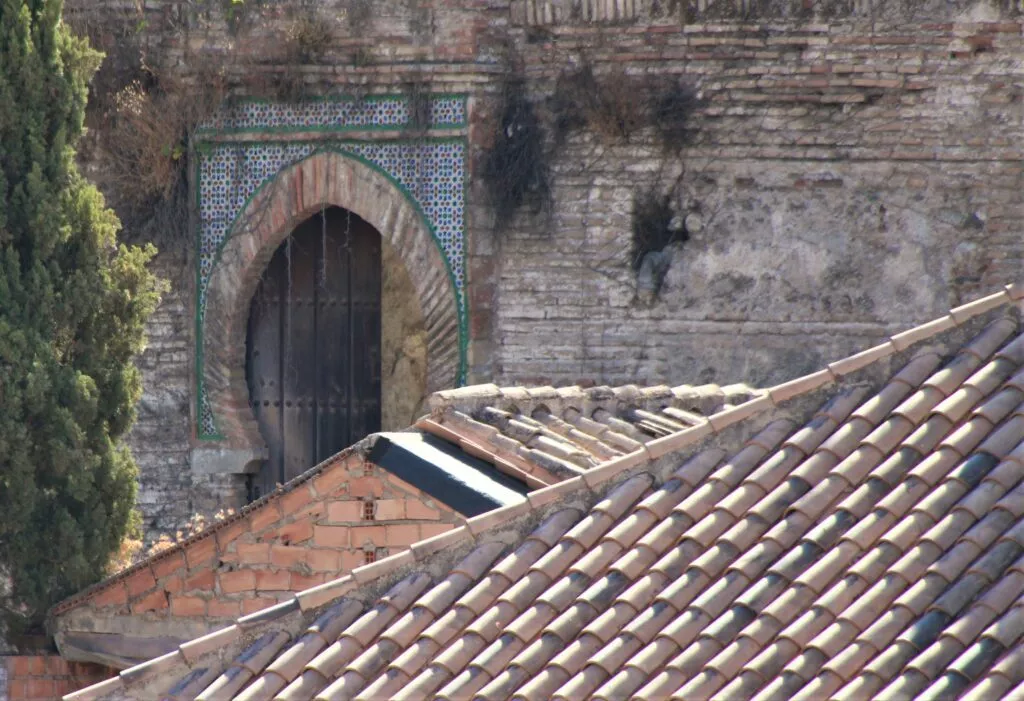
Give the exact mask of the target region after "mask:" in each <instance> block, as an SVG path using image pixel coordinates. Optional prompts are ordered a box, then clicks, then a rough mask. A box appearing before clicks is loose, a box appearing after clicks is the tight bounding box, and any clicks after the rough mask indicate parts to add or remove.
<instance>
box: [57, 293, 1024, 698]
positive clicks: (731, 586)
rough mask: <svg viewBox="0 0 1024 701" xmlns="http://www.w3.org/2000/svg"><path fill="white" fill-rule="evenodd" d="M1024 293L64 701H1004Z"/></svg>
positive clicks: (1023, 401) (1020, 584)
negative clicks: (628, 700)
mask: <svg viewBox="0 0 1024 701" xmlns="http://www.w3.org/2000/svg"><path fill="white" fill-rule="evenodd" d="M1021 297H1024V289H1021V288H1019V287H1014V286H1011V287H1008V288H1007V290H1006V291H1005V292H1003V293H1000V294H999V295H993V296H992V297H988V298H985V299H983V300H979V301H978V302H976V303H973V304H971V305H965V306H964V307H961V308H958V309H955V310H953V312H952V313H951V314H950V315H949V316H946V317H943V318H941V319H938V320H936V321H933V322H931V323H929V324H926V325H924V326H921V327H918V328H916V329H912V330H911V331H908V332H906V333H903V334H899V335H897V336H895V337H893V338H892V339H891V340H890V341H888V342H886V343H885V344H883V345H881V346H878V347H875V348H872V349H870V350H868V351H865V352H863V353H860V354H858V355H855V356H852V357H850V358H847V359H844V360H841V361H839V362H837V363H833V364H832V365H830V366H829V367H828V368H827V369H824V370H822V371H820V372H818V373H814V374H812V375H809V376H807V377H804V378H800V379H799V380H796V381H793V382H790V383H786V384H784V385H780V386H777V387H774V388H772V389H771V390H769V391H768V392H767V393H766V394H764V395H762V396H759V397H758V398H756V399H753V400H751V401H749V402H747V403H745V404H743V405H740V406H738V407H736V408H734V409H731V410H727V411H724V412H720V413H718V414H716V415H713V416H712V417H711V419H710V421H708V422H706V423H703V424H700V425H698V426H695V427H693V428H690V429H687V430H684V431H681V432H679V433H675V434H672V435H669V436H666V437H664V438H660V439H657V440H654V441H651V442H649V443H646V444H645V446H644V447H643V448H641V449H639V450H637V451H635V452H632V453H629V454H627V455H625V456H623V457H620V458H617V459H614V460H611V461H609V462H607V463H605V464H603V465H600V466H598V467H595V468H592V469H590V470H588V471H587V472H586V473H585V474H584V475H582V476H579V477H574V478H571V479H569V480H566V481H564V482H562V483H560V484H558V485H555V486H552V487H549V488H546V489H542V490H538V491H535V492H532V493H531V494H530V495H529V497H528V502H529V503H528V504H525V505H516V506H512V507H506V508H503V509H499V510H497V511H494V512H491V513H489V514H484V515H482V516H478V517H476V518H473V519H470V520H469V521H468V522H467V523H466V525H465V526H463V527H461V528H459V529H456V530H455V531H452V532H449V533H446V534H443V535H441V536H438V537H436V538H433V539H430V540H428V541H423V542H421V543H418V544H416V545H414V546H413V547H412V549H411V551H408V552H406V553H403V554H402V555H398V556H394V557H390V558H387V559H385V560H381V561H379V562H377V563H374V564H372V565H368V566H366V567H364V568H359V569H357V570H355V571H354V572H353V573H352V574H351V575H350V576H348V577H344V578H342V579H339V580H336V581H334V582H331V583H328V584H325V585H322V586H320V587H317V588H314V589H311V590H307V591H306V592H302V593H300V594H298V595H296V597H295V599H294V600H292V601H290V602H287V603H285V604H281V605H279V606H278V607H275V609H270V610H267V611H264V612H262V613H260V614H255V615H253V616H249V617H246V618H243V619H241V620H239V621H238V623H237V624H236V625H234V626H231V627H230V628H227V629H224V630H223V631H220V632H218V633H214V634H212V635H210V636H207V637H205V638H201V639H198V640H195V641H193V642H191V643H188V644H186V645H183V646H182V647H181V648H180V649H179V650H178V651H176V652H174V653H171V654H170V655H166V656H164V657H162V658H157V659H156V660H152V661H151V662H149V663H147V664H145V665H142V666H140V667H136V668H133V669H129V670H126V671H125V672H122V674H121V675H120V677H118V678H115V679H112V680H109V681H107V682H104V683H103V684H102V685H99V686H96V687H91V688H90V689H87V690H84V691H82V692H79V693H78V694H75V695H73V696H72V697H69V698H74V699H91V698H100V697H106V698H125V697H128V698H135V699H148V698H174V699H185V698H188V699H193V698H196V699H232V698H235V699H266V698H279V699H299V698H304V699H308V698H316V699H381V698H393V699H422V698H440V699H455V698H460V699H463V698H464V699H538V698H554V699H581V698H597V699H624V698H630V697H636V698H644V699H649V698H678V699H708V698H718V699H732V698H753V699H758V700H760V699H775V698H778V699H790V698H792V699H824V698H836V699H863V698H871V697H879V696H880V697H886V698H910V697H913V698H925V699H938V698H962V699H971V700H973V701H980V700H982V699H992V698H1018V699H1019V698H1024V664H1022V662H1024V640H1022V636H1024V481H1022V478H1024V334H1022V331H1024V325H1022V324H1021V320H1020V313H1019V311H1018V308H1017V304H1018V303H1017V300H1018V299H1020V298H1021Z"/></svg>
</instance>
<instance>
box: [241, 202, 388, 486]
mask: <svg viewBox="0 0 1024 701" xmlns="http://www.w3.org/2000/svg"><path fill="white" fill-rule="evenodd" d="M380 309H381V238H380V234H378V233H377V231H376V230H375V229H374V228H373V227H372V226H371V225H370V224H368V223H366V222H365V221H364V220H362V219H360V218H359V217H358V216H356V215H355V214H352V213H351V212H349V211H347V210H344V209H341V208H338V207H331V208H327V209H325V210H323V211H322V212H320V213H318V214H316V215H314V216H312V217H310V218H309V219H307V220H306V221H305V222H303V223H302V224H300V225H299V226H298V227H296V229H295V231H294V232H293V233H292V235H291V236H289V237H288V239H287V240H286V241H285V242H284V243H282V244H281V246H280V248H278V249H277V251H276V252H275V253H274V257H273V259H272V260H271V261H270V265H269V266H267V269H266V272H265V273H264V274H263V278H262V279H261V280H260V283H259V287H258V288H257V290H256V294H255V295H254V296H253V300H252V307H251V309H250V312H249V329H248V336H247V341H246V379H247V381H248V383H249V398H250V401H251V402H252V408H253V411H254V412H255V414H256V418H257V420H258V421H259V426H260V431H261V432H262V434H263V437H264V439H265V440H266V441H267V444H268V446H269V448H270V458H269V459H268V460H267V461H266V462H265V463H264V465H263V467H262V470H261V472H260V474H259V475H256V476H254V478H253V483H252V489H251V490H250V491H251V494H250V496H251V497H252V498H254V499H255V498H259V497H260V496H261V495H263V494H266V493H267V492H268V491H270V490H272V489H274V487H275V486H276V485H277V484H279V483H284V482H286V481H288V480H290V479H292V478H294V477H296V476H298V475H300V474H302V473H303V472H305V471H306V470H308V469H309V468H311V467H313V466H314V465H316V464H317V463H319V462H321V461H322V460H325V459H327V458H329V457H330V456H332V455H334V454H335V453H337V452H338V451H340V450H342V449H344V448H346V447H348V446H349V445H351V444H352V443H354V442H355V441H358V440H359V439H361V438H363V437H364V436H366V435H368V434H370V433H373V432H375V431H379V430H380V415H381V408H380V403H381V390H380V376H381V373H380V335H381V319H380Z"/></svg>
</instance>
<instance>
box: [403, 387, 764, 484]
mask: <svg viewBox="0 0 1024 701" xmlns="http://www.w3.org/2000/svg"><path fill="white" fill-rule="evenodd" d="M760 394H763V391H761V390H757V389H753V388H751V387H748V386H747V385H743V384H735V385H728V386H726V387H719V386H718V385H713V384H709V385H699V386H691V385H680V386H678V387H668V386H667V385H658V386H654V387H638V386H635V385H627V386H625V387H589V388H583V387H559V388H557V389H556V388H555V387H498V386H496V385H475V386H472V387H462V388H459V389H453V390H448V391H444V392H437V393H435V394H434V395H432V396H431V397H430V408H431V412H430V416H427V417H424V418H423V419H421V420H420V421H419V422H417V424H416V426H417V427H418V428H420V429H421V430H423V431H427V432H429V433H433V434H435V435H437V436H440V437H441V438H445V439H446V440H449V441H451V442H453V443H456V444H458V445H460V446H461V447H462V448H463V450H465V451H467V452H469V453H471V454H475V455H477V456H479V457H482V458H483V459H485V460H488V461H489V462H491V463H492V464H495V465H497V466H498V467H499V468H504V469H505V471H506V472H508V473H509V474H512V475H515V476H517V477H520V478H522V479H527V480H529V481H531V483H532V484H533V486H535V487H544V486H547V485H551V484H555V483H557V482H560V481H562V480H563V479H566V478H570V477H576V476H578V475H581V474H583V473H584V472H585V471H586V470H589V469H590V468H592V467H595V466H597V465H600V464H601V463H603V462H606V461H608V460H612V459H614V458H617V457H619V456H622V455H625V454H627V453H631V452H633V451H635V450H638V449H640V448H642V447H643V446H644V445H645V444H647V443H649V442H651V441H653V440H655V439H657V438H662V437H664V436H668V435H671V434H673V433H679V432H680V431H685V430H686V429H688V428H692V427H694V426H700V425H701V424H704V423H706V422H707V420H708V419H707V417H709V416H711V415H712V414H716V413H718V412H721V411H724V410H726V409H729V408H732V407H733V406H736V405H739V404H743V403H744V402H747V401H749V400H751V399H753V398H755V397H757V396H759V395H760Z"/></svg>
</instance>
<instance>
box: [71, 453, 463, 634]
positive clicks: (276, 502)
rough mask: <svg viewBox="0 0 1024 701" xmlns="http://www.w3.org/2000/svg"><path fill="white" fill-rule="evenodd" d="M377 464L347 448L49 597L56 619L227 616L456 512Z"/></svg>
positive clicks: (312, 582) (396, 548)
mask: <svg viewBox="0 0 1024 701" xmlns="http://www.w3.org/2000/svg"><path fill="white" fill-rule="evenodd" d="M383 474H384V471H383V470H381V469H380V468H377V467H376V466H374V465H372V464H369V463H366V462H364V460H363V458H362V454H361V453H360V452H359V450H358V449H357V448H356V449H351V450H349V451H347V452H346V453H343V454H342V455H340V456H339V457H338V458H337V460H336V461H335V462H334V463H333V464H329V465H327V466H325V467H324V468H323V472H322V473H321V474H319V475H318V476H316V477H313V478H312V479H307V480H306V481H304V482H300V483H298V484H297V485H294V487H293V488H292V491H289V492H286V493H284V494H278V495H271V496H270V497H267V499H266V500H265V501H263V502H261V503H258V504H257V505H255V506H254V508H252V509H251V510H248V511H247V512H246V513H243V514H239V515H238V516H236V517H235V519H236V520H235V521H228V522H224V523H221V524H216V523H215V524H213V525H212V526H210V527H209V530H208V531H205V532H203V533H202V534H200V537H198V538H197V539H195V540H192V541H186V543H185V544H184V545H183V546H175V547H174V548H172V549H171V550H169V551H166V552H163V553H161V554H159V555H158V556H156V558H155V559H152V560H150V561H148V562H146V563H144V564H143V565H142V566H141V567H139V568H138V569H137V570H136V571H134V572H129V573H128V574H127V576H125V577H123V578H121V579H114V580H113V581H111V582H109V583H108V584H107V585H105V586H100V587H99V588H97V589H96V590H93V591H91V592H88V593H87V594H86V597H85V598H84V599H82V600H80V601H75V600H71V601H70V602H69V603H67V604H65V605H59V606H58V608H57V609H56V611H57V613H56V618H57V626H58V628H60V627H61V625H62V624H61V621H62V614H64V613H65V612H72V613H73V612H74V611H77V610H79V609H81V608H87V609H89V610H90V613H91V614H93V615H97V616H109V615H111V614H114V613H118V612H131V613H133V614H143V613H145V614H146V616H147V620H148V619H153V618H154V617H157V618H162V617H174V618H202V619H203V620H204V621H206V620H209V619H228V618H231V617H235V616H238V615H239V612H242V613H245V612H248V611H252V610H258V609H259V608H260V607H261V605H260V604H259V603H257V602H266V601H268V600H270V597H272V596H279V595H285V594H288V593H291V592H296V591H301V590H303V589H307V588H310V587H313V586H316V585H317V584H321V583H323V582H324V581H326V580H327V579H329V578H330V579H333V578H336V577H338V576H340V575H342V574H344V573H346V572H348V571H351V570H352V569H353V568H355V567H360V566H362V565H364V564H365V562H366V556H365V553H366V552H373V553H376V552H377V550H379V549H383V550H384V551H386V552H392V553H394V552H400V551H401V550H403V549H406V548H408V546H409V545H411V544H412V543H413V542H414V541H416V540H419V539H420V538H421V537H426V536H428V535H432V534H434V533H435V532H438V531H439V529H448V528H453V527H455V525H456V524H458V523H461V522H462V520H463V519H462V518H461V516H459V515H458V514H456V513H454V512H452V511H451V510H449V509H447V508H445V507H443V506H441V505H440V504H438V503H436V502H434V501H432V500H430V499H429V498H427V497H425V496H424V495H423V494H421V493H419V492H418V491H417V490H416V489H414V488H413V487H411V486H410V485H408V484H405V483H403V482H401V481H400V480H395V479H385V478H384V476H383ZM353 492H355V493H353ZM293 494H298V495H299V496H292V495H293ZM367 495H375V496H377V497H380V498H379V499H377V500H375V502H374V503H375V506H376V508H375V512H376V514H377V517H376V519H375V520H374V521H371V522H367V521H364V520H362V514H363V508H364V504H365V503H366V501H365V499H366V497H367ZM239 524H241V526H240V525H239ZM155 573H158V574H159V575H160V576H159V577H154V574H155ZM76 615H77V614H76ZM73 618H74V617H73V616H70V615H69V616H68V618H67V620H69V621H71V620H72V619H73Z"/></svg>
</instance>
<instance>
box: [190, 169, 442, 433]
mask: <svg viewBox="0 0 1024 701" xmlns="http://www.w3.org/2000/svg"><path fill="white" fill-rule="evenodd" d="M328 206H338V207H344V208H345V209H348V210H350V211H351V212H353V213H354V214H357V215H359V216H360V217H362V218H363V219H364V220H366V221H367V222H368V223H370V224H371V225H373V227H374V228H375V229H376V230H377V231H378V232H379V233H380V235H381V237H382V238H384V239H385V240H387V241H388V242H389V243H390V244H391V245H392V246H393V247H394V248H395V250H396V252H397V254H398V257H399V258H400V260H401V261H402V262H403V263H404V265H405V266H406V269H407V270H408V272H409V277H410V278H411V280H412V283H413V287H414V289H415V291H416V295H417V299H418V300H419V302H420V310H421V312H422V317H423V320H424V324H425V326H426V333H427V345H428V348H432V349H437V352H436V353H432V354H430V355H428V358H427V391H428V392H435V391H438V390H441V389H445V388H448V387H453V386H455V384H456V383H457V380H458V368H459V365H460V362H459V360H460V358H459V347H460V339H459V329H460V324H459V312H458V298H457V296H456V292H455V289H454V287H453V283H452V278H451V275H450V274H449V272H448V267H447V264H446V262H445V259H444V258H443V254H442V253H441V250H440V249H439V247H438V245H437V242H436V241H435V239H434V237H433V235H432V233H431V231H430V229H429V227H428V225H427V224H426V222H424V221H423V218H422V217H421V216H420V213H419V211H418V210H417V209H416V207H415V205H413V203H412V202H410V200H409V199H408V197H407V195H406V194H405V193H403V192H402V191H401V190H400V189H399V188H398V186H396V185H395V184H394V183H393V182H392V181H391V180H389V179H388V178H387V177H386V176H384V175H383V174H382V173H380V172H379V171H377V170H376V169H374V168H373V167H371V166H369V165H367V164H365V163H362V162H361V161H358V160H356V159H354V158H349V157H347V156H345V155H343V154H338V153H320V154H315V155H313V156H310V157H309V158H307V159H305V160H303V161H301V162H299V163H297V164H295V165H292V166H290V167H289V168H286V169H283V170H282V171H281V172H280V173H278V174H277V176H276V177H275V178H274V179H273V180H272V181H271V182H270V183H269V184H267V185H266V186H264V188H263V189H262V190H261V191H260V192H259V193H258V194H257V195H256V196H255V197H253V199H252V200H251V201H250V202H249V204H248V205H247V206H246V208H245V210H244V211H243V212H242V214H241V215H240V216H239V217H238V219H237V220H236V222H235V224H234V226H233V227H232V229H231V231H230V233H229V234H228V238H227V240H226V242H225V244H224V246H223V248H222V250H221V253H220V256H219V258H218V260H217V262H216V263H215V265H214V269H213V272H212V274H211V276H210V283H209V285H208V287H207V294H206V309H205V313H204V319H203V358H204V362H203V370H202V372H203V384H204V388H205V390H206V393H207V398H208V399H209V401H210V405H211V408H212V410H213V412H214V416H215V417H216V419H217V424H218V429H219V431H220V433H221V434H222V435H223V436H224V438H225V439H227V441H228V443H229V444H230V445H232V446H233V447H240V448H241V447H245V448H254V449H255V448H257V447H258V448H262V447H263V445H264V441H263V439H262V437H261V436H260V433H259V428H258V425H257V422H256V417H255V415H254V414H253V412H252V409H251V408H250V406H249V390H248V387H247V385H246V380H245V352H246V349H245V342H246V327H247V325H248V319H249V306H250V303H251V300H252V296H253V294H255V292H256V287H257V285H258V283H259V280H260V276H261V275H262V274H263V271H264V270H265V269H266V267H267V265H268V264H269V263H270V259H271V258H272V257H273V255H274V252H275V251H276V250H277V248H278V247H279V246H280V245H281V243H282V242H283V241H284V240H285V239H286V238H287V237H288V235H289V234H290V233H291V232H292V231H293V230H294V229H295V227H296V226H297V225H298V224H300V223H301V222H303V221H304V220H306V219H307V218H309V217H310V216H312V215H313V214H315V213H316V212H318V211H320V210H321V209H322V208H323V207H328Z"/></svg>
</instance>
